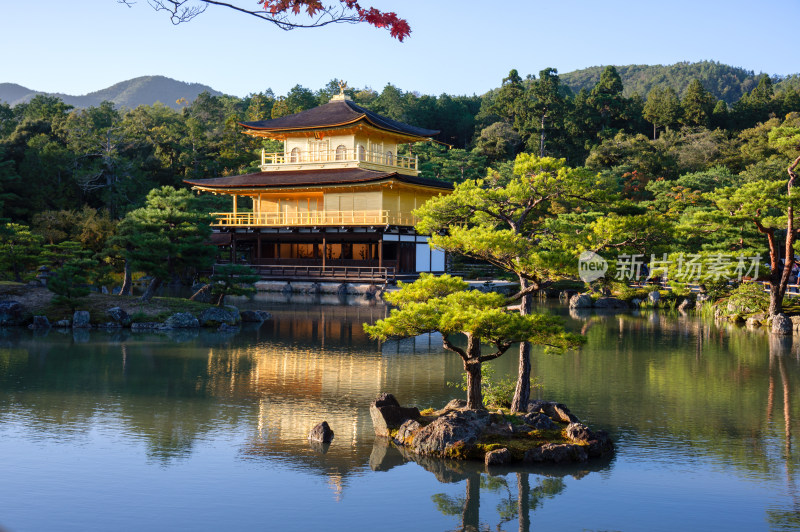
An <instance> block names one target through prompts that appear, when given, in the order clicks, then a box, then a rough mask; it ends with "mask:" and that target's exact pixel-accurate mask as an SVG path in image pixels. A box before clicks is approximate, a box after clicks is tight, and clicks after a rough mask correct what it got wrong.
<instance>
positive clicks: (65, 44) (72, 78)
mask: <svg viewBox="0 0 800 532" xmlns="http://www.w3.org/2000/svg"><path fill="white" fill-rule="evenodd" d="M240 3H241V5H247V3H252V4H253V5H255V0H242V1H241V2H240ZM361 3H362V4H363V5H373V6H375V7H378V8H380V9H384V10H390V11H396V12H397V13H398V14H399V15H400V16H402V17H404V18H406V19H408V21H409V23H410V25H411V29H412V34H411V36H410V37H409V38H408V39H407V40H406V41H405V42H403V43H399V42H397V41H396V40H394V39H391V38H390V37H389V35H388V32H385V31H382V30H378V29H375V28H372V27H370V26H366V25H346V24H341V25H331V26H327V27H325V28H319V29H309V30H295V31H291V32H284V31H281V30H279V29H278V28H276V27H274V26H272V25H270V24H268V23H265V22H262V21H259V20H257V19H255V18H253V17H249V16H247V15H243V14H239V13H235V12H233V11H231V10H228V9H226V8H222V7H215V6H211V7H209V8H208V10H207V11H206V12H205V13H203V14H202V15H200V16H199V17H197V18H196V19H195V20H193V21H192V22H189V23H186V24H182V25H179V26H173V25H172V24H171V23H170V21H169V19H168V17H167V16H166V15H165V14H164V13H157V12H155V11H154V10H153V9H152V8H151V7H150V6H149V5H148V4H147V2H146V0H138V3H137V4H136V5H135V6H133V7H132V8H128V7H125V6H124V5H121V4H118V3H117V2H116V1H115V0H71V1H69V0H60V1H56V0H37V1H36V2H34V3H28V2H18V1H15V2H6V5H5V6H3V9H2V11H0V13H2V19H0V28H2V29H1V30H0V50H2V52H0V53H2V56H0V57H1V58H2V61H0V82H11V83H18V84H20V85H24V86H26V87H28V88H31V89H35V90H40V91H47V92H63V93H67V94H75V95H78V94H85V93H87V92H91V91H94V90H99V89H102V88H105V87H108V86H110V85H112V84H114V83H116V82H119V81H123V80H126V79H130V78H134V77H137V76H144V75H164V76H168V77H171V78H175V79H178V80H181V81H186V82H197V83H203V84H206V85H209V86H211V87H213V88H215V89H217V90H219V91H222V92H225V93H228V94H233V95H237V96H245V95H246V94H249V93H253V92H259V91H262V90H264V89H267V88H272V89H273V90H274V91H275V93H276V94H285V93H286V92H287V91H288V90H289V89H290V88H291V87H292V86H294V85H295V84H298V83H299V84H301V85H303V86H305V87H308V88H311V89H313V90H316V89H318V88H320V87H322V86H323V85H324V84H325V83H327V82H328V81H329V80H331V79H332V78H339V79H344V80H346V81H347V82H348V83H349V85H350V86H351V87H359V88H361V87H372V88H374V89H376V90H381V89H382V88H383V87H384V86H385V85H386V84H387V83H393V84H394V85H396V86H397V87H399V88H401V89H403V90H405V91H418V92H420V93H423V94H441V93H448V94H481V93H483V92H485V91H487V90H489V89H491V88H493V87H496V86H498V85H499V84H500V81H501V80H502V78H503V77H505V76H506V75H507V74H508V71H509V70H510V69H512V68H516V69H517V70H519V72H520V73H521V74H522V75H523V76H524V75H526V74H538V72H539V71H540V70H542V69H543V68H546V67H554V68H556V69H558V71H559V72H562V73H563V72H569V71H572V70H576V69H580V68H585V67H589V66H594V65H606V64H616V65H624V64H632V63H637V64H671V63H675V62H678V61H692V62H693V61H701V60H705V59H710V60H715V61H719V62H722V63H726V64H730V65H734V66H740V67H743V68H746V69H749V70H753V71H755V72H756V73H758V72H766V73H769V74H781V75H787V74H793V73H797V72H800V61H798V59H800V53H798V51H797V48H796V46H795V45H794V44H793V43H792V42H790V41H789V40H788V39H787V36H791V35H792V33H793V32H792V30H791V28H792V27H794V25H795V21H797V20H798V19H800V1H798V0H775V1H772V2H770V3H769V4H767V5H766V6H760V5H759V3H757V2H754V1H752V0H750V1H747V2H744V1H738V0H731V1H727V2H721V1H714V0H695V1H684V0H676V1H672V2H665V3H655V2H645V1H627V0H605V1H602V0H601V1H597V0H595V1H591V0H573V1H569V0H563V1H558V0H555V1H553V0H550V1H548V2H544V1H540V0H512V1H495V2H491V1H483V2H477V1H472V0H461V1H455V0H373V1H370V0H362V1H361ZM31 6H35V8H32V7H31Z"/></svg>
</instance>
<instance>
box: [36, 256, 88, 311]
mask: <svg viewBox="0 0 800 532" xmlns="http://www.w3.org/2000/svg"><path fill="white" fill-rule="evenodd" d="M92 266H93V263H92V261H91V260H89V259H70V260H67V261H66V262H65V263H63V264H62V265H61V266H60V267H59V268H58V269H57V270H56V271H55V272H52V273H51V274H50V277H49V278H48V279H47V288H48V290H50V291H51V292H53V293H54V294H55V296H53V303H54V304H55V305H66V306H68V307H69V309H70V310H71V311H72V312H75V310H76V309H77V308H78V306H80V304H81V303H82V302H83V301H84V299H85V298H86V296H88V295H89V292H90V289H89V277H90V275H91V268H92Z"/></svg>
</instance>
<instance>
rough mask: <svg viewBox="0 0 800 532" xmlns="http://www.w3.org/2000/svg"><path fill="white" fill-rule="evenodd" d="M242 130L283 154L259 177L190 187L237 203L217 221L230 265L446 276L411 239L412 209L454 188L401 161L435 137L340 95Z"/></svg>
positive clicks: (264, 159) (282, 273) (304, 275)
mask: <svg viewBox="0 0 800 532" xmlns="http://www.w3.org/2000/svg"><path fill="white" fill-rule="evenodd" d="M240 125H241V126H242V127H243V128H244V133H246V134H248V135H254V136H257V137H265V138H269V139H275V140H280V141H283V146H284V148H283V152H281V153H265V152H264V151H263V150H262V154H261V166H260V170H261V171H260V172H257V173H253V174H246V175H237V176H228V177H217V178H211V179H194V180H186V181H185V182H186V183H188V184H189V185H191V186H192V188H193V189H195V190H198V191H204V192H212V193H214V194H226V195H229V196H231V198H232V209H231V212H224V213H214V216H215V217H216V219H215V221H214V222H213V226H214V229H215V232H214V235H213V241H214V243H215V244H217V245H219V246H227V247H229V248H230V257H231V260H232V261H241V262H246V263H248V264H251V265H253V266H255V267H256V269H257V271H258V272H259V274H260V275H261V276H262V277H263V278H265V279H282V280H339V281H342V280H347V281H351V280H369V281H381V280H383V281H392V280H394V279H396V278H398V277H400V278H409V277H411V278H413V277H414V276H416V275H418V274H419V273H420V272H443V271H444V269H445V254H444V252H443V251H441V250H438V249H432V248H431V247H430V246H429V245H428V237H427V236H425V235H418V234H416V233H415V231H414V223H415V219H414V216H413V215H412V211H413V210H414V209H416V208H417V207H419V206H420V205H422V204H423V203H424V202H425V201H427V200H428V199H430V198H431V197H434V196H437V195H439V194H447V193H449V192H450V190H452V185H451V184H450V183H445V182H442V181H437V180H433V179H424V178H421V177H418V175H419V161H418V159H417V158H416V157H407V156H400V155H398V154H397V152H398V146H399V145H401V144H407V143H413V142H420V141H429V140H431V137H432V136H433V135H436V134H438V133H439V132H438V131H435V130H429V129H423V128H419V127H415V126H411V125H408V124H404V123H402V122H397V121H395V120H391V119H389V118H386V117H383V116H380V115H378V114H376V113H374V112H372V111H369V110H368V109H364V108H363V107H361V106H359V105H357V104H356V103H354V102H353V101H352V100H350V98H348V97H347V96H345V95H344V94H343V91H342V93H340V94H338V95H336V96H334V97H333V98H332V99H331V101H330V102H328V103H326V104H324V105H321V106H319V107H315V108H313V109H309V110H307V111H302V112H300V113H297V114H293V115H289V116H283V117H280V118H275V119H272V120H263V121H257V122H241V123H240ZM241 198H247V200H245V201H243V200H242V199H241ZM241 207H245V208H241Z"/></svg>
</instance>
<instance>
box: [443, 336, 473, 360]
mask: <svg viewBox="0 0 800 532" xmlns="http://www.w3.org/2000/svg"><path fill="white" fill-rule="evenodd" d="M442 345H443V346H444V348H445V349H449V350H450V351H453V352H454V353H457V354H458V356H460V357H461V358H462V359H464V360H467V359H468V358H469V357H468V356H467V353H466V351H464V350H463V349H461V348H460V347H458V346H457V345H455V344H453V343H452V342H451V341H450V340H448V339H447V337H446V336H445V335H442Z"/></svg>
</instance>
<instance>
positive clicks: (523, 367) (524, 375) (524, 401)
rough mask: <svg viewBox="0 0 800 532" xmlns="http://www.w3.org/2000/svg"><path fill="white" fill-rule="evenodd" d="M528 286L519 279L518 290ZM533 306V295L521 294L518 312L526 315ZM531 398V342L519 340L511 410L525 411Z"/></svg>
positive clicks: (523, 280) (525, 281)
mask: <svg viewBox="0 0 800 532" xmlns="http://www.w3.org/2000/svg"><path fill="white" fill-rule="evenodd" d="M527 287H528V281H527V280H525V279H520V290H524V289H525V288H527ZM532 306H533V296H532V295H531V294H526V295H524V296H522V299H521V300H520V304H519V313H520V315H522V316H527V315H529V314H530V313H531V307H532ZM530 398H531V343H530V342H521V343H520V344H519V367H518V370H517V387H516V388H515V389H514V399H512V401H511V411H512V412H526V411H527V410H528V401H530Z"/></svg>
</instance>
